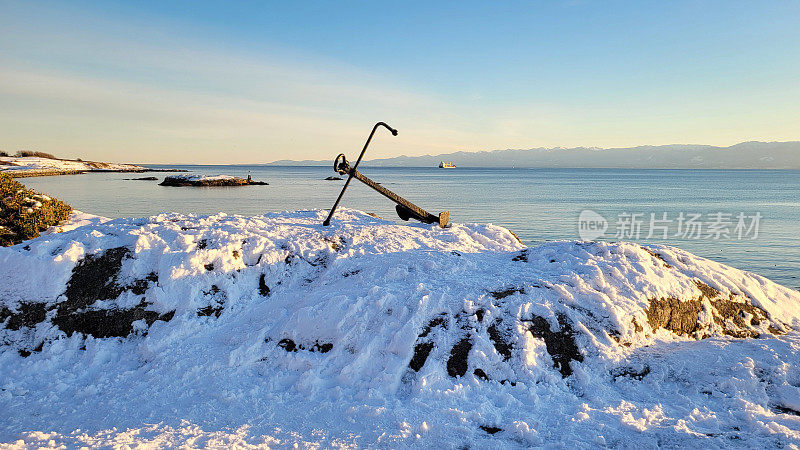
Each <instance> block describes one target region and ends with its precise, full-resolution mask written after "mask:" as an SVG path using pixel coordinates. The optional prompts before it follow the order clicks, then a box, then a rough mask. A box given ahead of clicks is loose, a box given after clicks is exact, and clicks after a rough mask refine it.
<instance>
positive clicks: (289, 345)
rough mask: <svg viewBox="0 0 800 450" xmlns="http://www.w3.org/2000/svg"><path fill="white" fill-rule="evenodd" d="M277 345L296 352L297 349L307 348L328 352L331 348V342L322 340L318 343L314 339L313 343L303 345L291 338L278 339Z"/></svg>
mask: <svg viewBox="0 0 800 450" xmlns="http://www.w3.org/2000/svg"><path fill="white" fill-rule="evenodd" d="M278 347H281V348H283V349H284V350H286V351H287V352H291V353H296V352H297V351H298V350H308V351H310V352H312V353H313V352H319V353H328V352H329V351H331V349H333V344H332V343H330V342H323V343H320V342H319V341H314V343H313V344H310V345H303V344H297V343H296V342H294V341H293V340H291V339H281V340H280V341H278Z"/></svg>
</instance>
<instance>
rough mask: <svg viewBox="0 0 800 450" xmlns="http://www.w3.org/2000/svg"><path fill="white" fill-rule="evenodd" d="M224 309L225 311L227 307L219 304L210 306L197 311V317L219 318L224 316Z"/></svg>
mask: <svg viewBox="0 0 800 450" xmlns="http://www.w3.org/2000/svg"><path fill="white" fill-rule="evenodd" d="M223 309H225V307H224V306H222V305H219V304H218V305H208V306H205V307H203V308H200V309H198V310H197V317H209V316H212V315H213V316H214V317H219V315H220V314H222V310H223Z"/></svg>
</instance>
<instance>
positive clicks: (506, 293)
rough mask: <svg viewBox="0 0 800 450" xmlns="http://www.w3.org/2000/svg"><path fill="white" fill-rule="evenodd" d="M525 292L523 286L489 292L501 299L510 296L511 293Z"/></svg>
mask: <svg viewBox="0 0 800 450" xmlns="http://www.w3.org/2000/svg"><path fill="white" fill-rule="evenodd" d="M524 292H525V290H524V289H522V288H517V287H513V288H508V289H503V290H500V291H492V292H489V294H491V295H492V297H494V298H496V299H497V300H500V299H503V298H506V297H508V296H509V295H514V294H522V293H524Z"/></svg>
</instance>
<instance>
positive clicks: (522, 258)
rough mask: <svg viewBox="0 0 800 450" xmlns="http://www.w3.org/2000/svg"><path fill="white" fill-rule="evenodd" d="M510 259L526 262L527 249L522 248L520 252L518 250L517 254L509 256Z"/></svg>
mask: <svg viewBox="0 0 800 450" xmlns="http://www.w3.org/2000/svg"><path fill="white" fill-rule="evenodd" d="M511 260H512V261H522V262H528V250H527V249H525V250H522V251H521V252H519V254H518V255H517V256H515V257H513V258H511Z"/></svg>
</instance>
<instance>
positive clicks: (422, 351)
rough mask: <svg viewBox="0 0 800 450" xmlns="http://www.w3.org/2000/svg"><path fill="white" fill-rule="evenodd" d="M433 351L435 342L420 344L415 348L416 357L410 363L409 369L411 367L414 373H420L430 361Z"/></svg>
mask: <svg viewBox="0 0 800 450" xmlns="http://www.w3.org/2000/svg"><path fill="white" fill-rule="evenodd" d="M431 350H433V342H418V343H417V344H416V345H415V346H414V356H412V357H411V361H409V362H408V367H411V369H413V370H414V372H419V370H420V369H422V366H424V365H425V361H427V360H428V356H429V355H430V354H431Z"/></svg>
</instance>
